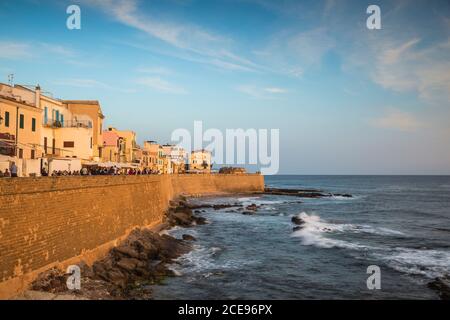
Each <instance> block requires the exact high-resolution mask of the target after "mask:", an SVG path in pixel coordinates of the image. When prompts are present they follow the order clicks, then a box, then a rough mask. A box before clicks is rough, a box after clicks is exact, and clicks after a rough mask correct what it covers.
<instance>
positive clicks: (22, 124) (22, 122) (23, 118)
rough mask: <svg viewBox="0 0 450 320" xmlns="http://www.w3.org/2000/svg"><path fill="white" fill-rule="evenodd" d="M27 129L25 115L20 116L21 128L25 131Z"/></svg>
mask: <svg viewBox="0 0 450 320" xmlns="http://www.w3.org/2000/svg"><path fill="white" fill-rule="evenodd" d="M24 127H25V116H24V115H23V114H21V115H20V120H19V128H20V129H23V128H24Z"/></svg>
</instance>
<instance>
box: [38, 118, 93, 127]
mask: <svg viewBox="0 0 450 320" xmlns="http://www.w3.org/2000/svg"><path fill="white" fill-rule="evenodd" d="M43 125H44V126H46V127H50V128H87V129H91V128H92V121H90V120H64V121H61V120H54V119H47V120H45V119H44V121H43Z"/></svg>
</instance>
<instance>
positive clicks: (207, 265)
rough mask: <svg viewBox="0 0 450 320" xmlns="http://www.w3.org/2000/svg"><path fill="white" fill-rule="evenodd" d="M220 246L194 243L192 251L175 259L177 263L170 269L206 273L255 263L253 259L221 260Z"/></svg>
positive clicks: (181, 271)
mask: <svg viewBox="0 0 450 320" xmlns="http://www.w3.org/2000/svg"><path fill="white" fill-rule="evenodd" d="M222 250H223V249H222V248H219V247H210V248H207V247H204V246H201V245H194V248H193V250H192V251H190V252H188V253H186V254H184V255H182V256H180V257H179V258H177V259H176V260H175V263H174V264H172V265H171V266H170V269H171V270H173V271H175V272H178V273H186V274H188V273H199V272H200V273H204V272H205V271H208V272H210V271H211V270H224V269H238V268H240V267H242V266H243V265H247V264H251V263H253V261H252V260H249V259H246V260H245V261H244V260H242V261H241V260H233V259H231V260H230V259H228V260H225V261H222V262H219V259H218V257H217V255H218V254H219V253H220V252H222Z"/></svg>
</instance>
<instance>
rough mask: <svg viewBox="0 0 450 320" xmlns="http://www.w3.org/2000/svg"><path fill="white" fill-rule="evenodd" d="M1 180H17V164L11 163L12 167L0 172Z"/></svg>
mask: <svg viewBox="0 0 450 320" xmlns="http://www.w3.org/2000/svg"><path fill="white" fill-rule="evenodd" d="M0 178H17V166H16V163H15V162H12V163H11V166H10V167H9V170H8V168H6V169H5V171H2V170H0Z"/></svg>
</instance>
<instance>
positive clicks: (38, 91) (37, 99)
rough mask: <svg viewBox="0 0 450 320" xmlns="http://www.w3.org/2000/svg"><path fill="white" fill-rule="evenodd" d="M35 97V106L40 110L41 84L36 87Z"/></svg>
mask: <svg viewBox="0 0 450 320" xmlns="http://www.w3.org/2000/svg"><path fill="white" fill-rule="evenodd" d="M34 97H35V101H34V105H35V106H36V108H40V107H41V87H40V86H39V84H38V85H37V86H36V89H35V94H34Z"/></svg>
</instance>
